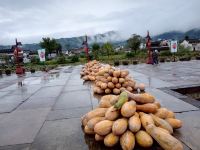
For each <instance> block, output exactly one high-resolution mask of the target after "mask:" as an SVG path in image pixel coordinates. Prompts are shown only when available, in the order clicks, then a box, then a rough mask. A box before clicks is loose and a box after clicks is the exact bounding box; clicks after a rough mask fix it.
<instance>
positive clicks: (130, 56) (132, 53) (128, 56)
mask: <svg viewBox="0 0 200 150" xmlns="http://www.w3.org/2000/svg"><path fill="white" fill-rule="evenodd" d="M126 57H127V58H133V57H135V53H134V52H128V53H126Z"/></svg>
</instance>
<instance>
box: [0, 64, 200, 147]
mask: <svg viewBox="0 0 200 150" xmlns="http://www.w3.org/2000/svg"><path fill="white" fill-rule="evenodd" d="M81 67H82V66H73V67H70V66H65V67H60V68H57V69H56V70H52V71H50V72H49V73H44V72H37V73H35V74H29V73H27V75H26V76H25V77H23V78H18V77H17V76H16V75H11V76H5V77H3V78H1V79H0V150H78V149H82V150H84V149H85V150H87V149H90V150H100V149H101V150H102V149H108V148H105V147H104V146H103V144H102V143H101V144H99V143H96V142H95V141H94V139H93V137H91V136H86V135H84V134H83V131H82V128H81V123H80V117H81V116H82V115H84V114H85V113H87V112H88V111H89V110H91V109H93V108H95V107H96V106H97V105H98V97H94V96H93V92H92V90H91V84H89V83H84V84H83V81H82V80H81V79H80V75H79V72H80V70H81ZM120 68H126V69H128V70H129V71H130V74H131V76H132V77H134V79H135V80H137V81H138V82H144V83H145V84H146V85H147V91H148V92H150V93H152V94H153V95H155V97H156V98H157V100H158V101H160V102H161V104H162V105H163V106H164V107H167V108H169V109H171V110H173V111H175V112H176V116H177V118H179V119H181V120H183V127H182V128H181V129H179V130H177V131H176V132H175V136H176V137H177V138H179V139H180V140H181V141H182V142H183V143H184V149H187V150H189V149H193V150H198V149H200V145H199V138H200V122H199V115H200V111H199V109H198V108H197V107H195V106H193V105H191V104H189V103H186V102H184V101H182V100H180V99H179V98H177V97H175V96H173V95H170V94H169V93H165V92H164V91H163V90H161V88H165V87H173V86H182V85H190V84H200V78H199V76H200V61H189V62H175V63H163V64H160V65H158V66H151V65H146V64H140V65H129V66H120ZM20 81H22V84H23V85H22V87H21V86H20V84H18V82H20ZM113 149H119V147H115V148H113ZM136 149H141V148H139V147H137V148H136ZM153 149H160V148H157V147H154V148H153Z"/></svg>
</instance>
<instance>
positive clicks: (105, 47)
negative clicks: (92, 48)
mask: <svg viewBox="0 0 200 150" xmlns="http://www.w3.org/2000/svg"><path fill="white" fill-rule="evenodd" d="M102 49H103V51H104V52H105V53H106V55H107V56H108V59H109V58H110V55H112V54H113V53H114V48H113V45H112V44H111V43H109V42H107V43H105V44H103V46H102Z"/></svg>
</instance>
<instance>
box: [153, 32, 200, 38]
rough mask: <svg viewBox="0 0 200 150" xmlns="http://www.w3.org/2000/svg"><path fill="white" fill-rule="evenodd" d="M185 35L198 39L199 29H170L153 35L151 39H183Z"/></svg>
mask: <svg viewBox="0 0 200 150" xmlns="http://www.w3.org/2000/svg"><path fill="white" fill-rule="evenodd" d="M185 36H189V38H191V39H200V29H192V30H189V31H187V32H180V31H170V32H165V33H162V34H159V35H156V36H153V37H152V38H153V40H158V39H175V40H183V39H184V38H185Z"/></svg>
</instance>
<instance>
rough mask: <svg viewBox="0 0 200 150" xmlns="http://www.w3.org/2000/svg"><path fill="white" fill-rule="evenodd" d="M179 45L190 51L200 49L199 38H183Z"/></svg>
mask: <svg viewBox="0 0 200 150" xmlns="http://www.w3.org/2000/svg"><path fill="white" fill-rule="evenodd" d="M180 45H182V46H183V47H184V48H188V49H190V50H191V51H200V40H196V39H189V40H184V41H183V42H182V43H181V44H180Z"/></svg>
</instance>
